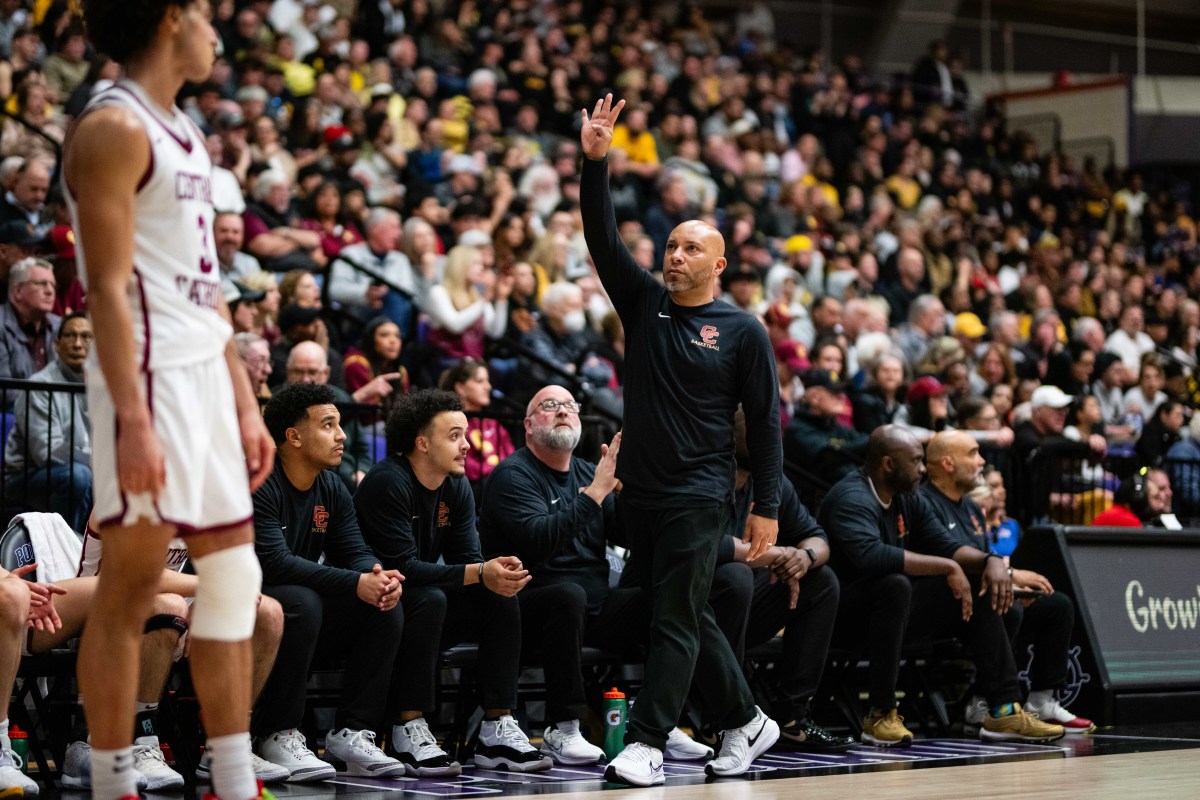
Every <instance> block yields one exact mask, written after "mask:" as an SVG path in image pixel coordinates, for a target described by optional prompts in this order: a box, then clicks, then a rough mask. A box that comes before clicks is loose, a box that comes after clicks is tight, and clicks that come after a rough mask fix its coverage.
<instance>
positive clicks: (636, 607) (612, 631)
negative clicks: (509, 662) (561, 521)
mask: <svg viewBox="0 0 1200 800" xmlns="http://www.w3.org/2000/svg"><path fill="white" fill-rule="evenodd" d="M752 580H753V579H752V576H751V570H750V568H749V567H747V566H746V565H745V564H733V563H730V564H722V565H721V566H719V567H717V569H716V572H715V574H714V575H713V581H712V588H711V590H710V591H709V595H708V603H709V606H710V607H711V608H712V609H713V613H714V616H715V618H716V623H717V627H718V628H720V629H721V632H722V634H723V635H724V636H725V638H726V639H727V640H728V641H729V642H730V644H731V645H734V643H735V642H736V643H737V645H736V648H737V649H738V650H739V651H740V650H741V649H742V648H743V646H744V645H743V643H744V641H745V638H746V619H747V614H748V612H749V609H750V596H751V590H752ZM517 599H518V601H519V602H520V606H521V628H522V637H521V638H522V641H523V642H524V647H525V652H526V660H527V661H534V660H536V661H538V662H539V663H541V664H542V667H543V668H544V671H545V674H546V698H547V699H546V719H547V720H548V721H551V722H558V721H562V720H568V719H579V718H580V717H581V716H583V710H584V708H585V707H586V705H587V697H586V696H585V694H584V686H583V669H582V665H581V663H580V650H581V648H582V647H583V645H589V646H591V647H598V648H600V649H601V650H607V651H610V652H613V653H622V654H624V653H628V652H630V651H636V650H639V649H640V648H644V647H645V646H646V645H647V644H648V642H649V639H650V616H651V604H650V601H649V598H647V596H646V593H645V592H644V591H642V589H641V588H640V587H636V586H623V587H619V588H615V589H612V590H610V591H609V593H608V595H607V597H605V599H604V605H603V606H601V608H600V610H599V611H598V612H597V613H595V614H589V613H588V610H587V595H586V594H585V592H584V590H583V587H582V586H580V585H579V584H576V583H555V584H550V585H545V586H537V587H534V586H532V585H530V586H528V587H526V588H525V589H522V590H521V593H520V594H518V595H517ZM785 604H786V601H785ZM738 663H739V664H740V663H741V659H740V658H739V659H738ZM635 705H636V704H635ZM672 725H674V722H673V723H672Z"/></svg>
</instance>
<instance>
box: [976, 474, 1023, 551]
mask: <svg viewBox="0 0 1200 800" xmlns="http://www.w3.org/2000/svg"><path fill="white" fill-rule="evenodd" d="M983 480H984V487H983V488H985V489H986V490H987V491H988V492H989V496H990V503H989V504H988V508H987V540H988V552H989V553H995V554H996V555H998V556H1000V557H1001V558H1003V559H1005V561H1006V562H1007V560H1008V557H1009V556H1011V555H1012V554H1013V551H1014V550H1016V549H1017V545H1018V544H1019V543H1020V541H1021V525H1020V523H1018V522H1017V521H1016V520H1015V519H1012V518H1010V517H1009V516H1008V490H1007V489H1006V488H1005V487H1004V474H1003V473H1002V472H1000V470H998V469H996V468H995V467H993V466H991V465H989V466H986V467H984V468H983Z"/></svg>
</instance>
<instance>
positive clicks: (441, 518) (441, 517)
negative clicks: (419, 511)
mask: <svg viewBox="0 0 1200 800" xmlns="http://www.w3.org/2000/svg"><path fill="white" fill-rule="evenodd" d="M437 526H438V527H439V528H449V527H450V508H449V507H448V506H447V505H446V503H445V502H444V501H442V500H439V501H438V515H437Z"/></svg>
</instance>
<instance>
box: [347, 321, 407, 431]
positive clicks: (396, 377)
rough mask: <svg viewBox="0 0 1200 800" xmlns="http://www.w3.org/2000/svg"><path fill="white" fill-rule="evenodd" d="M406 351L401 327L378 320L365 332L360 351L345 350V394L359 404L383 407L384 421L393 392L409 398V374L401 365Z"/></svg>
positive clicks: (357, 349)
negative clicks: (402, 356) (348, 394)
mask: <svg viewBox="0 0 1200 800" xmlns="http://www.w3.org/2000/svg"><path fill="white" fill-rule="evenodd" d="M403 347H404V340H403V339H402V338H401V336H400V328H399V326H397V325H396V323H394V322H392V321H391V320H390V319H388V318H387V317H376V318H375V319H373V320H371V321H370V322H368V323H367V325H366V327H365V328H363V332H362V340H361V341H360V342H359V347H351V348H349V349H348V350H346V357H345V359H343V364H344V366H345V372H346V391H348V392H350V393H351V394H352V395H353V396H354V400H355V402H357V403H370V404H372V405H378V406H380V407H381V409H382V411H383V414H382V416H383V418H386V417H387V410H388V408H389V407H390V405H391V403H390V401H389V400H388V398H389V397H390V396H391V395H392V393H393V392H399V393H400V394H408V389H409V380H408V370H407V369H405V368H404V366H403V365H402V364H401V363H400V352H401V350H402V349H403Z"/></svg>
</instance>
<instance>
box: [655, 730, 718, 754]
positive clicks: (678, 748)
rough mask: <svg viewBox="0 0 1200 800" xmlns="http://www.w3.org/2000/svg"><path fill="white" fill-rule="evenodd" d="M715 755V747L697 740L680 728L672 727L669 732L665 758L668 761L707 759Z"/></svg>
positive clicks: (664, 752)
mask: <svg viewBox="0 0 1200 800" xmlns="http://www.w3.org/2000/svg"><path fill="white" fill-rule="evenodd" d="M712 757H713V749H712V748H711V747H709V746H708V745H706V744H704V743H703V742H697V741H696V740H695V739H693V738H692V737H690V736H688V735H687V734H686V733H684V732H683V731H681V730H679V728H671V732H670V733H669V734H667V749H666V750H664V751H663V758H665V759H667V760H668V761H701V760H703V761H707V760H708V759H710V758H712Z"/></svg>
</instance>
